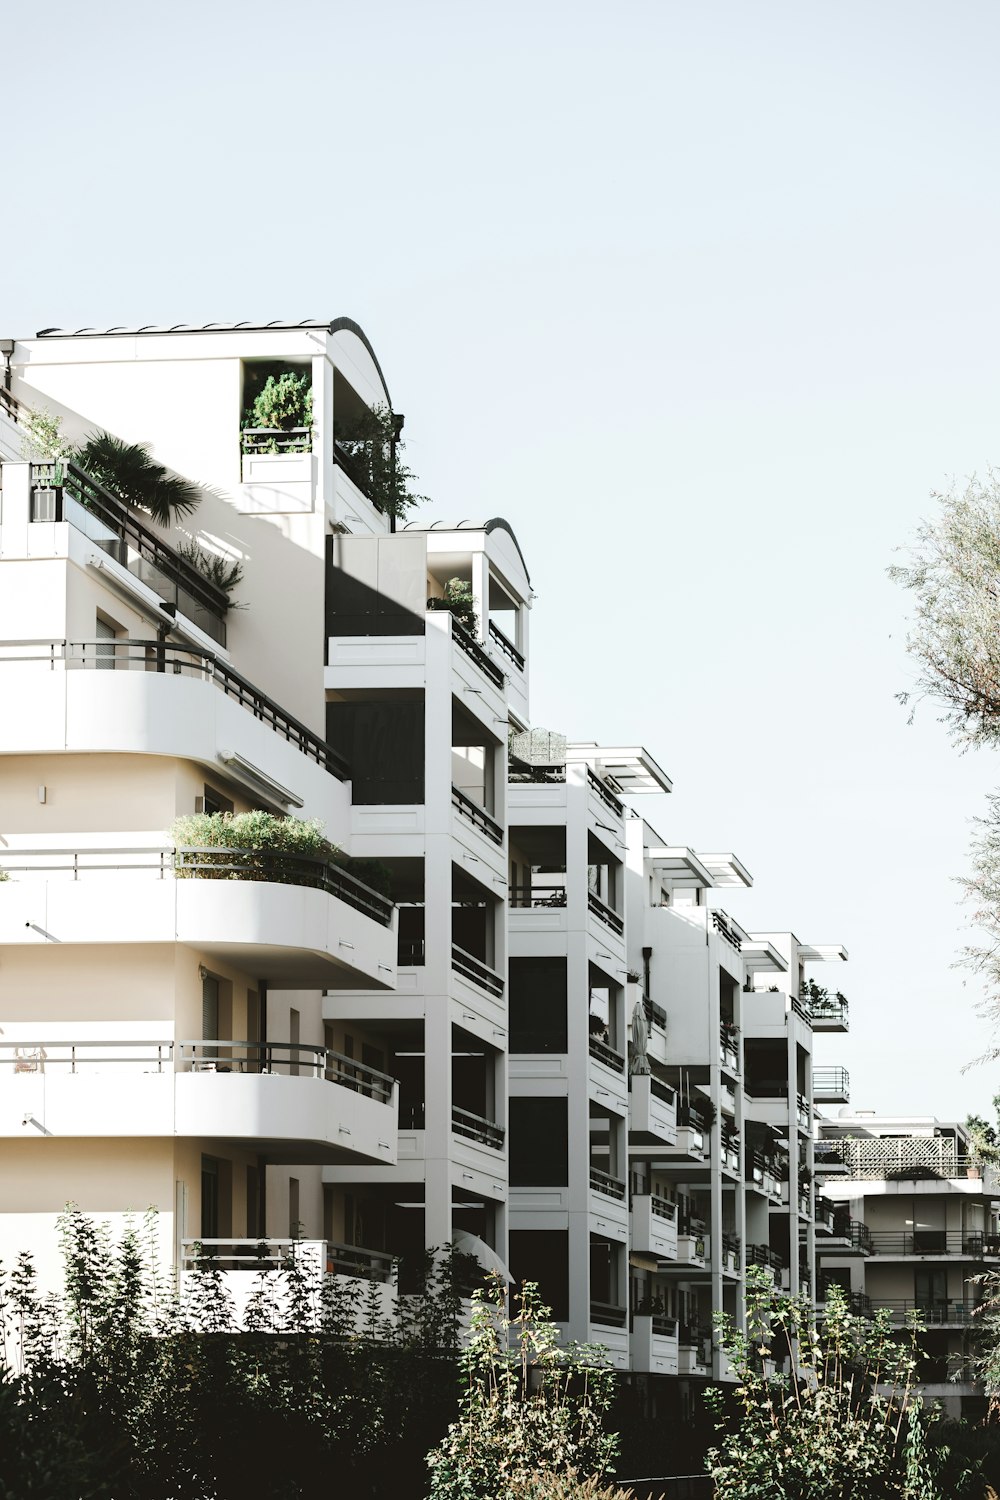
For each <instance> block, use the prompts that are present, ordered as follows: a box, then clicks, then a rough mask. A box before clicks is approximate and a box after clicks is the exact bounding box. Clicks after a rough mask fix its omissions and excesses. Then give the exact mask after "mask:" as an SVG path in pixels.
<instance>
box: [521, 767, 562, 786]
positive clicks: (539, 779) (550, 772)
mask: <svg viewBox="0 0 1000 1500" xmlns="http://www.w3.org/2000/svg"><path fill="white" fill-rule="evenodd" d="M507 780H508V781H509V782H510V783H511V784H512V785H514V786H519V785H521V784H522V783H523V784H534V785H541V786H562V785H564V784H565V781H566V767H565V766H530V765H528V764H527V763H526V762H524V761H510V762H509V763H508V767H507Z"/></svg>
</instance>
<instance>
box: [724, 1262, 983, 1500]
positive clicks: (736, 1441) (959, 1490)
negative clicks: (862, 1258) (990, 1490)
mask: <svg viewBox="0 0 1000 1500" xmlns="http://www.w3.org/2000/svg"><path fill="white" fill-rule="evenodd" d="M746 1304H747V1329H746V1332H745V1333H744V1332H741V1331H740V1330H739V1329H737V1328H736V1327H735V1326H734V1325H733V1323H732V1321H731V1319H729V1317H728V1316H727V1315H726V1314H717V1315H716V1322H717V1329H718V1332H719V1336H720V1338H721V1341H722V1344H723V1346H724V1348H725V1349H726V1351H727V1353H728V1355H729V1358H730V1361H731V1363H732V1364H733V1366H734V1368H735V1370H736V1376H737V1386H736V1392H735V1407H736V1419H735V1420H730V1421H725V1420H721V1421H720V1423H719V1430H720V1431H721V1432H723V1434H724V1436H723V1438H722V1441H721V1443H720V1445H719V1447H718V1448H716V1449H713V1450H712V1451H711V1452H710V1453H709V1455H708V1468H709V1472H710V1473H711V1476H712V1479H713V1480H714V1482H715V1486H716V1491H715V1492H716V1496H717V1500H771V1497H774V1500H777V1497H781V1500H812V1497H815V1496H817V1495H828V1496H831V1497H832V1496H837V1497H844V1500H848V1497H849V1500H888V1497H890V1496H893V1497H898V1500H958V1497H960V1496H966V1495H968V1496H970V1497H972V1496H975V1497H976V1500H980V1497H981V1496H982V1494H983V1490H984V1484H983V1481H982V1479H981V1478H977V1475H976V1472H975V1466H974V1467H972V1468H970V1467H969V1465H968V1464H967V1463H965V1462H961V1461H953V1460H952V1457H951V1454H950V1451H949V1450H948V1449H947V1448H945V1447H943V1446H942V1445H940V1444H938V1443H936V1442H935V1441H934V1438H935V1432H934V1428H935V1424H936V1422H937V1414H936V1413H935V1412H929V1411H926V1410H925V1409H924V1408H923V1407H922V1406H921V1403H920V1401H919V1398H918V1397H916V1396H915V1395H914V1392H913V1380H914V1375H915V1371H916V1368H917V1358H918V1350H917V1345H916V1336H917V1332H918V1331H919V1328H918V1325H917V1324H916V1323H915V1322H914V1323H912V1324H911V1325H910V1326H909V1327H908V1328H907V1329H905V1330H900V1329H899V1328H893V1327H892V1326H891V1324H890V1322H889V1313H888V1312H887V1311H886V1310H885V1309H881V1310H880V1311H879V1312H878V1313H877V1314H876V1316H875V1318H874V1320H873V1321H871V1322H869V1321H867V1320H865V1319H862V1318H855V1317H852V1316H851V1314H850V1312H849V1309H848V1304H847V1299H846V1297H845V1295H844V1293H843V1292H842V1291H841V1290H840V1289H839V1288H838V1287H831V1288H830V1291H829V1293H828V1297H827V1303H826V1309H825V1312H824V1315H823V1318H822V1320H820V1319H819V1318H817V1316H816V1315H815V1314H814V1312H813V1310H812V1307H811V1305H810V1303H809V1302H808V1300H807V1299H806V1298H804V1297H785V1296H780V1295H779V1294H777V1293H776V1292H775V1291H774V1288H773V1287H772V1286H771V1284H770V1281H769V1279H768V1278H766V1277H765V1276H764V1275H763V1273H761V1272H760V1271H758V1270H753V1269H751V1270H750V1271H749V1272H748V1275H747V1292H746ZM778 1366H781V1368H782V1369H783V1371H784V1372H785V1373H783V1374H781V1375H778V1374H776V1373H774V1372H775V1370H776V1369H777V1367H778ZM706 1400H709V1401H710V1404H713V1405H714V1406H715V1407H716V1409H717V1411H718V1413H719V1416H720V1418H721V1417H722V1415H723V1402H724V1397H723V1395H722V1392H721V1391H720V1390H719V1389H718V1388H717V1387H716V1388H710V1390H709V1392H707V1393H706Z"/></svg>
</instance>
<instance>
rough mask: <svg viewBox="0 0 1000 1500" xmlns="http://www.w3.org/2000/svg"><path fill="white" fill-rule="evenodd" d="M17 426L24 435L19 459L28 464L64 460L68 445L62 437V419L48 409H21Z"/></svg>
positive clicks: (68, 449) (68, 448)
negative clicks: (24, 460)
mask: <svg viewBox="0 0 1000 1500" xmlns="http://www.w3.org/2000/svg"><path fill="white" fill-rule="evenodd" d="M18 426H19V427H20V429H21V431H22V432H23V433H24V440H23V442H22V444H21V457H22V458H24V459H26V460H27V461H28V462H29V463H36V464H37V463H44V462H45V461H46V460H49V461H51V460H57V459H60V458H65V457H66V455H67V454H68V453H69V451H70V445H69V443H68V442H67V441H66V439H65V438H64V437H63V435H62V417H60V416H57V415H56V413H55V412H51V411H49V409H48V407H35V408H30V407H22V409H21V415H20V416H19V418H18Z"/></svg>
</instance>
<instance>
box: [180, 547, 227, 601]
mask: <svg viewBox="0 0 1000 1500" xmlns="http://www.w3.org/2000/svg"><path fill="white" fill-rule="evenodd" d="M177 551H178V552H179V554H180V555H181V557H183V558H184V559H185V560H186V561H187V562H189V563H190V564H191V566H192V567H193V568H196V569H197V570H198V572H199V573H200V574H201V576H202V577H203V578H207V579H208V581H209V583H214V584H215V587H216V588H217V589H222V590H223V591H224V592H225V593H227V594H231V593H232V591H233V589H235V588H236V587H237V586H238V585H239V584H241V583H242V582H243V564H242V563H241V562H240V561H239V560H238V559H236V558H232V557H222V556H220V554H219V553H218V552H209V551H207V550H206V548H204V547H202V546H201V545H200V543H198V542H193V541H192V542H181V543H180V545H179V546H178V548H177Z"/></svg>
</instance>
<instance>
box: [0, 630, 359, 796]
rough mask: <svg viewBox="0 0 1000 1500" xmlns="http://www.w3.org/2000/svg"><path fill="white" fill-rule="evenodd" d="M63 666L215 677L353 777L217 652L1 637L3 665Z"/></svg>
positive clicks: (272, 724)
mask: <svg viewBox="0 0 1000 1500" xmlns="http://www.w3.org/2000/svg"><path fill="white" fill-rule="evenodd" d="M33 661H36V662H38V663H39V665H43V666H44V665H47V666H48V667H49V668H50V670H51V671H53V672H54V671H55V670H56V668H57V666H60V665H61V666H62V667H63V668H64V669H65V670H67V671H70V670H76V669H80V670H87V669H90V670H95V669H97V670H105V671H106V670H107V669H108V668H112V669H114V670H116V671H126V670H132V671H141V672H164V673H167V674H168V675H171V676H174V677H180V676H182V675H188V676H192V677H197V678H199V679H200V680H201V681H203V682H212V683H214V684H215V686H216V687H217V688H219V689H220V691H221V692H223V693H225V695H226V697H227V698H235V700H236V702H237V703H239V705H240V706H241V707H242V708H246V709H248V710H249V711H250V713H252V714H253V716H254V718H255V719H259V720H260V721H261V723H262V724H266V725H267V726H268V728H269V729H272V730H273V731H274V733H275V734H277V735H279V736H280V737H281V739H283V740H287V741H288V742H289V744H292V745H294V746H295V747H296V749H297V750H301V752H302V754H303V755H306V756H308V758H309V759H310V760H314V761H315V762H316V763H317V765H320V766H322V767H323V769H324V770H326V771H329V772H330V774H331V775H332V776H336V778H337V780H338V781H346V780H348V779H349V778H350V774H351V771H350V767H349V766H348V764H347V762H346V761H345V760H344V758H343V756H341V755H339V754H338V752H337V751H336V750H335V749H334V748H333V746H332V745H328V744H327V742H326V741H325V740H324V739H321V738H320V736H319V735H318V734H314V733H313V731H312V730H311V729H309V728H307V726H306V725H305V724H303V723H302V721H301V720H300V719H296V718H295V717H294V715H293V714H290V713H287V712H286V710H285V709H283V708H281V707H279V705H278V704H277V703H275V701H274V699H273V698H269V697H268V696H267V694H266V693H263V692H261V690H260V688H256V687H254V685H253V683H252V682H249V681H248V680H247V678H246V677H244V676H243V675H242V673H240V672H237V671H236V670H235V669H234V668H233V667H231V666H230V665H229V663H228V662H225V661H222V660H221V659H220V658H219V657H217V656H216V655H215V654H214V652H211V651H202V650H199V649H198V648H197V647H192V646H177V645H174V644H172V643H171V644H166V643H164V642H163V641H149V640H132V639H124V640H120V641H113V642H112V641H109V640H102V641H98V640H77V641H65V640H28V641H0V666H3V665H4V664H5V663H7V662H33Z"/></svg>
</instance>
